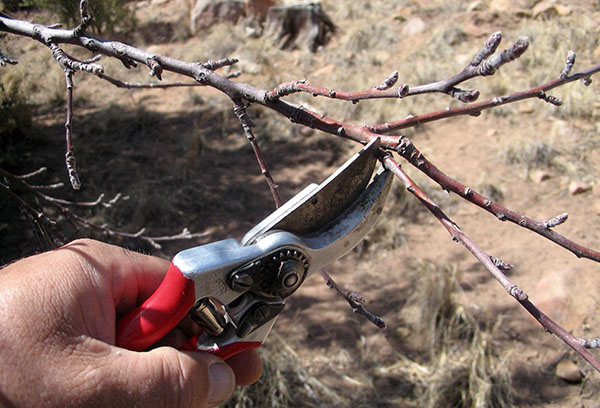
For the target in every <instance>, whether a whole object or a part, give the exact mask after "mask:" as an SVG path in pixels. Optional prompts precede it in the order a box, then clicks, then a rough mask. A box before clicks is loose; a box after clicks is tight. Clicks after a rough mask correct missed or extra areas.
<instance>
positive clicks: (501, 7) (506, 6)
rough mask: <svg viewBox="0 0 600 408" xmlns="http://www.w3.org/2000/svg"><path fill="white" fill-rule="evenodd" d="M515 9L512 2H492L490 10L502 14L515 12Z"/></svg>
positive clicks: (506, 0)
mask: <svg viewBox="0 0 600 408" xmlns="http://www.w3.org/2000/svg"><path fill="white" fill-rule="evenodd" d="M514 7H515V6H514V3H513V2H512V0H492V1H491V2H490V9H492V10H494V11H498V12H500V13H505V12H509V11H511V10H513V9H514Z"/></svg>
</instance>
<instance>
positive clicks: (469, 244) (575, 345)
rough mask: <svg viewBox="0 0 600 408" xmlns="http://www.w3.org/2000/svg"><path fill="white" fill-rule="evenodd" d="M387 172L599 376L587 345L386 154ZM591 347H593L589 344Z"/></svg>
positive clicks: (599, 366) (383, 158)
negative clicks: (510, 276)
mask: <svg viewBox="0 0 600 408" xmlns="http://www.w3.org/2000/svg"><path fill="white" fill-rule="evenodd" d="M380 160H381V161H382V162H383V164H384V166H385V168H386V169H388V170H390V171H391V172H393V173H394V175H395V176H396V177H397V178H398V179H399V180H400V181H402V183H403V184H404V185H405V186H406V189H407V190H408V191H409V192H410V193H412V194H413V195H414V196H415V197H417V198H418V199H419V201H420V202H421V203H422V204H423V205H424V206H425V207H426V208H427V209H428V210H429V211H430V212H431V213H432V214H433V216H434V217H435V218H436V219H437V220H438V221H439V222H440V223H441V224H442V225H443V226H444V228H446V230H447V231H448V233H449V234H450V236H451V237H452V240H453V241H456V242H460V243H461V244H462V245H463V246H464V247H465V248H467V249H468V250H469V252H471V253H472V254H473V256H475V258H477V260H478V261H479V262H480V263H481V264H482V265H483V266H484V267H485V269H487V270H488V272H489V273H490V274H491V275H492V276H493V277H494V278H496V280H497V281H498V282H499V283H500V284H501V285H502V287H503V288H504V289H505V290H506V291H507V292H508V293H509V294H510V295H511V296H512V297H513V298H514V299H515V300H517V302H519V303H520V304H521V306H523V307H524V308H525V309H526V310H527V311H528V312H529V313H530V314H531V315H532V316H533V317H534V318H535V319H536V320H537V321H538V322H539V323H540V324H541V325H542V327H543V328H544V329H546V330H547V331H548V332H550V333H553V334H554V335H556V337H558V338H559V339H561V340H562V341H563V342H565V343H566V344H567V345H569V346H570V347H571V348H572V349H573V350H575V351H576V352H577V353H578V354H579V355H580V356H581V357H583V358H584V359H585V360H586V361H587V362H588V363H590V365H591V366H592V367H594V369H595V370H596V371H598V372H599V373H600V360H598V359H597V358H596V356H594V355H593V354H592V353H590V352H589V350H587V348H589V345H588V347H586V342H585V340H583V339H579V338H577V337H575V336H573V335H572V334H571V333H569V332H567V331H566V330H565V329H563V328H562V327H561V326H560V325H558V324H557V323H556V322H554V321H553V320H552V319H551V318H550V317H548V316H547V315H545V314H544V313H543V312H542V311H540V310H539V309H538V308H537V307H536V306H535V305H534V304H533V303H531V301H530V300H529V299H528V297H527V294H526V293H525V292H523V290H522V289H521V288H519V287H518V286H517V285H515V284H514V283H512V282H511V281H510V279H508V277H507V276H506V275H505V274H504V273H503V272H502V271H501V270H500V269H499V268H498V267H497V266H496V264H495V262H494V261H493V260H492V258H491V257H490V256H489V255H488V254H486V253H485V252H484V251H483V250H482V249H480V248H479V247H478V246H477V245H476V244H475V243H474V242H473V241H471V240H470V239H469V238H468V237H467V236H466V235H465V233H464V232H462V230H461V229H460V228H459V227H458V225H456V224H455V223H454V221H452V220H451V219H450V218H448V216H447V215H446V214H444V212H443V211H442V210H441V209H440V207H439V206H438V205H437V204H436V203H435V202H433V201H432V200H431V199H430V198H429V197H428V196H427V195H426V194H425V193H424V192H423V190H421V189H420V188H419V186H418V185H417V184H415V182H414V181H413V180H412V179H411V178H410V177H409V176H408V175H407V174H406V173H405V172H404V171H403V170H402V169H401V168H400V164H398V162H396V161H395V160H394V159H393V157H392V156H391V154H384V155H382V156H381V159H380ZM590 344H591V343H590Z"/></svg>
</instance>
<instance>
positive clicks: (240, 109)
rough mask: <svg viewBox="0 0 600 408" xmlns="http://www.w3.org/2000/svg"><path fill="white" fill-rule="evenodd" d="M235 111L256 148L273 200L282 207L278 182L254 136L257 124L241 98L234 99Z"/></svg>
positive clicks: (257, 158)
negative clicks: (274, 179) (253, 130)
mask: <svg viewBox="0 0 600 408" xmlns="http://www.w3.org/2000/svg"><path fill="white" fill-rule="evenodd" d="M233 112H234V113H235V115H236V116H237V118H238V119H239V121H240V123H241V124H242V129H244V134H245V135H246V137H247V138H248V141H249V142H250V145H251V146H252V150H254V154H255V155H256V160H257V161H258V165H259V166H260V171H261V173H262V174H263V176H265V179H266V180H267V184H268V185H269V190H271V195H272V196H273V200H274V201H275V207H276V208H279V207H281V204H282V201H281V197H280V196H279V191H278V190H277V184H275V182H274V181H273V178H272V177H271V172H270V171H269V169H268V167H267V163H266V162H265V159H264V157H263V155H262V152H261V151H260V148H259V147H258V142H257V141H256V137H255V136H254V132H252V128H253V127H254V126H255V124H254V122H253V121H252V119H250V116H248V111H246V105H244V103H243V102H242V101H241V100H239V99H234V100H233Z"/></svg>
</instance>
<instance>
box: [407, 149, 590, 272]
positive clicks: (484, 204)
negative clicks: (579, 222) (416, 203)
mask: <svg viewBox="0 0 600 408" xmlns="http://www.w3.org/2000/svg"><path fill="white" fill-rule="evenodd" d="M396 151H397V152H398V153H399V154H400V155H401V156H402V157H404V158H405V159H406V160H407V161H408V162H409V163H410V164H412V165H413V166H415V167H416V168H418V169H419V170H421V171H422V172H423V173H425V174H426V175H427V176H428V177H429V178H431V179H432V180H433V181H435V182H436V183H438V184H439V185H440V186H441V187H442V188H443V189H444V190H447V191H452V192H453V193H456V194H457V195H459V196H460V197H462V198H464V199H465V200H467V201H469V202H471V203H473V204H475V205H477V206H478V207H480V208H482V209H484V210H486V211H487V212H489V213H491V214H493V215H495V216H496V218H498V219H499V220H500V221H510V222H512V223H515V224H517V225H519V226H521V227H524V228H527V229H529V230H531V231H533V232H535V233H537V234H539V235H541V236H543V237H545V238H547V239H549V240H550V241H552V242H554V243H555V244H558V245H560V246H562V247H563V248H565V249H567V250H569V251H571V252H572V253H573V254H575V255H576V256H577V257H578V258H581V257H583V258H588V259H591V260H594V261H596V262H600V252H598V251H594V250H592V249H590V248H586V247H584V246H583V245H580V244H578V243H576V242H574V241H572V240H570V239H568V238H566V237H564V236H562V235H560V234H559V233H557V232H555V231H554V230H552V228H553V227H555V226H557V225H560V224H562V223H563V222H564V221H566V219H567V217H566V215H565V214H562V215H560V216H558V217H556V218H554V219H552V220H550V221H537V220H534V219H533V218H530V217H527V216H525V215H522V214H519V213H517V212H516V211H513V210H509V209H508V208H505V207H503V206H501V205H500V204H498V203H495V202H493V201H492V200H490V199H489V198H487V197H485V196H483V195H481V194H479V193H478V192H476V191H475V190H473V189H472V188H470V187H467V186H466V185H464V184H462V183H460V182H458V181H456V180H454V179H453V178H451V177H448V176H447V175H446V174H444V173H443V172H442V171H441V170H439V169H438V168H437V167H436V166H435V165H434V164H433V163H431V162H430V161H429V160H427V158H425V156H424V155H423V154H422V153H421V152H420V151H419V150H418V149H417V148H416V146H415V145H414V144H413V143H412V142H411V141H410V140H409V139H408V138H404V139H403V141H402V142H401V143H400V145H399V147H398V149H397V150H396Z"/></svg>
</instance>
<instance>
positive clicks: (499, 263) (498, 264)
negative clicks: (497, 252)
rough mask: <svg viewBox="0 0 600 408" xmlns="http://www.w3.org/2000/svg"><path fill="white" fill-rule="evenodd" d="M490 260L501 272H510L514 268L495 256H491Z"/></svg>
mask: <svg viewBox="0 0 600 408" xmlns="http://www.w3.org/2000/svg"><path fill="white" fill-rule="evenodd" d="M490 260H491V261H492V262H493V263H494V265H496V268H498V269H500V270H501V271H509V270H511V269H512V267H513V266H512V265H511V264H509V263H508V262H504V261H503V260H501V259H498V258H496V257H494V256H490Z"/></svg>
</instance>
